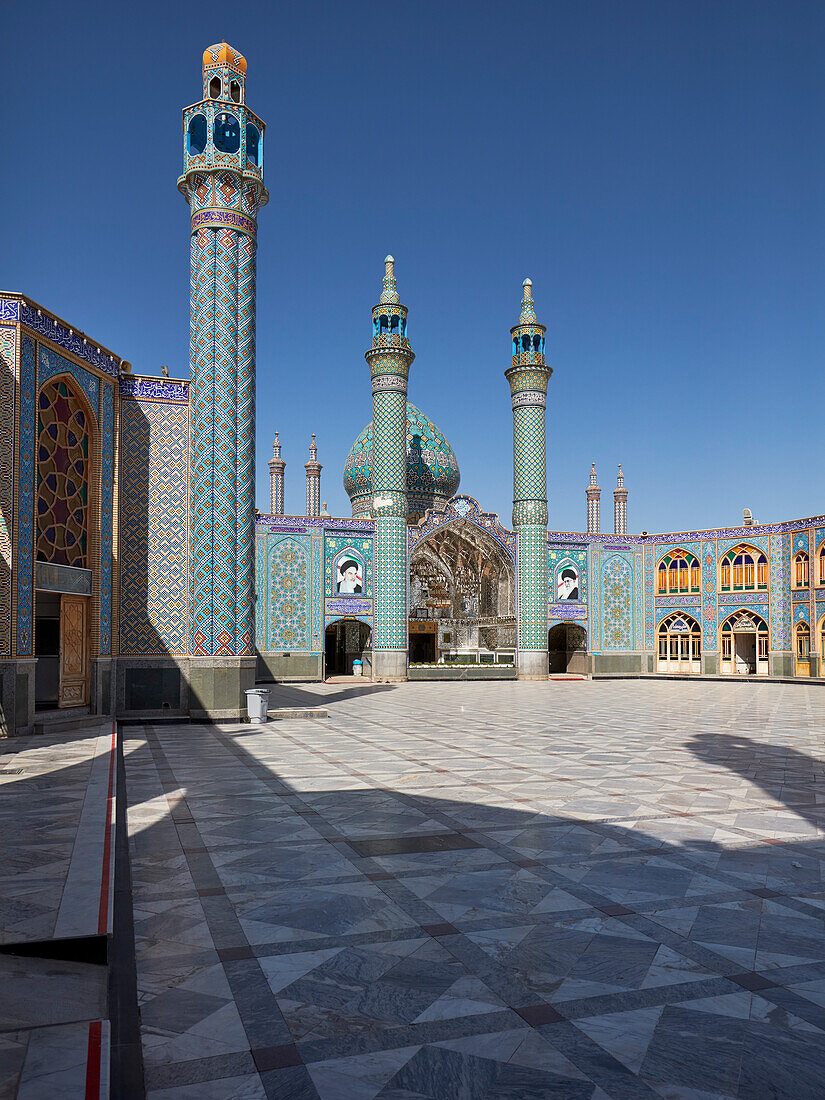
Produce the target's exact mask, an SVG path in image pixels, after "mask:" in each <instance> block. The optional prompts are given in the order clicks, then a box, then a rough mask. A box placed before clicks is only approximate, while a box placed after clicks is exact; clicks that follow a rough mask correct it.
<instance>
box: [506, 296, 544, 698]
mask: <svg viewBox="0 0 825 1100" xmlns="http://www.w3.org/2000/svg"><path fill="white" fill-rule="evenodd" d="M546 331H547V329H546V328H545V327H544V325H540V324H538V322H537V320H536V311H535V309H534V308H533V284H532V282H531V281H530V279H525V280H524V283H523V297H522V301H521V316H520V317H519V323H518V324H517V325H516V326H515V327H514V328H512V329H510V332H511V334H512V337H513V364H512V366H511V367H510V368H509V369H508V370H506V371H505V372H504V377H505V378H506V379H507V381H508V382H509V383H510V393H511V395H512V399H513V527H514V528H515V530H516V534H517V536H518V678H519V680H544V679H547V671H548V666H547V452H546V445H545V434H544V432H545V409H546V406H547V383H548V381H549V380H550V375H551V374H552V373H553V371H552V369H551V368H550V367H548V366H547V365H546V363H545V359H544V340H545V333H546Z"/></svg>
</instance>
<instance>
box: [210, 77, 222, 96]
mask: <svg viewBox="0 0 825 1100" xmlns="http://www.w3.org/2000/svg"><path fill="white" fill-rule="evenodd" d="M209 98H210V99H220V98H221V78H220V77H219V76H213V77H212V79H211V80H210V81H209Z"/></svg>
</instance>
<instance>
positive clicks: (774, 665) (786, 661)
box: [768, 650, 796, 676]
mask: <svg viewBox="0 0 825 1100" xmlns="http://www.w3.org/2000/svg"><path fill="white" fill-rule="evenodd" d="M768 667H769V669H770V675H771V676H795V675H796V667H795V662H794V655H793V653H783V652H782V651H781V650H780V651H778V652H773V653H769V654H768Z"/></svg>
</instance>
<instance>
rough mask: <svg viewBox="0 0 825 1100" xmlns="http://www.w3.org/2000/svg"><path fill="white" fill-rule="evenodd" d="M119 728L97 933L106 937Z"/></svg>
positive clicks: (111, 768)
mask: <svg viewBox="0 0 825 1100" xmlns="http://www.w3.org/2000/svg"><path fill="white" fill-rule="evenodd" d="M116 736H117V727H116V724H115V722H112V743H111V746H110V748H109V794H108V797H107V799H106V832H105V835H104V837H103V874H102V876H101V880H100V908H99V909H98V912H97V933H98V935H99V936H105V935H106V932H107V930H108V925H109V877H110V875H111V870H110V864H111V862H112V859H111V856H112V809H113V804H114V795H113V790H114V781H115V742H116Z"/></svg>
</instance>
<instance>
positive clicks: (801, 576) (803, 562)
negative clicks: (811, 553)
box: [793, 550, 808, 588]
mask: <svg viewBox="0 0 825 1100" xmlns="http://www.w3.org/2000/svg"><path fill="white" fill-rule="evenodd" d="M793 565H794V568H793V583H794V587H795V588H807V587H808V555H807V554H806V553H805V551H804V550H800V552H799V553H798V554H797V555H796V557H795V558H794V560H793Z"/></svg>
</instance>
